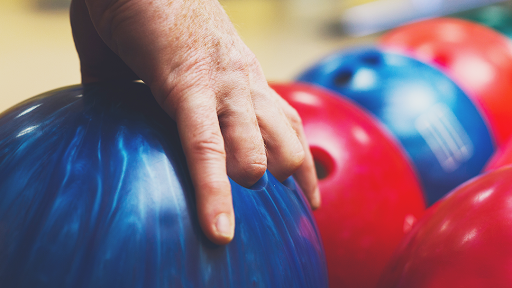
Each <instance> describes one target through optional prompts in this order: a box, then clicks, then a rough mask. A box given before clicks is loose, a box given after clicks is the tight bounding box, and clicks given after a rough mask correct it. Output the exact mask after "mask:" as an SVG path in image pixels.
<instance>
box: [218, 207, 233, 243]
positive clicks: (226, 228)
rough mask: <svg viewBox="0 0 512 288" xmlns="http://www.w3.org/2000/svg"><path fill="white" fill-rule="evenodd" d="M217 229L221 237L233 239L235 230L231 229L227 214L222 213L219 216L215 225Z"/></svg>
mask: <svg viewBox="0 0 512 288" xmlns="http://www.w3.org/2000/svg"><path fill="white" fill-rule="evenodd" d="M215 227H216V228H217V234H218V235H219V236H222V237H225V238H229V239H231V238H233V234H234V231H233V228H232V227H231V222H230V221H229V217H228V215H227V214H226V213H221V214H219V216H217V222H216V223H215Z"/></svg>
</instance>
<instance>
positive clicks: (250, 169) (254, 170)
mask: <svg viewBox="0 0 512 288" xmlns="http://www.w3.org/2000/svg"><path fill="white" fill-rule="evenodd" d="M243 170H244V172H245V177H246V178H247V181H248V182H252V183H254V182H256V181H258V180H259V179H260V178H261V177H262V176H263V174H265V171H267V157H266V156H263V157H254V158H253V159H252V160H251V161H248V162H247V163H245V165H244V168H243Z"/></svg>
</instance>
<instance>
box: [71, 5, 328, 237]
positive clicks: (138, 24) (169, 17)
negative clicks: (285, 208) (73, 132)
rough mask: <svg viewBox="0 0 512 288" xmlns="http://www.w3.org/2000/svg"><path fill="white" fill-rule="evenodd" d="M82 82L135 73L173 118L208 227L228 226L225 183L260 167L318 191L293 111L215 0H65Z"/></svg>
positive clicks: (221, 233) (249, 177)
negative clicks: (269, 81) (67, 1)
mask: <svg viewBox="0 0 512 288" xmlns="http://www.w3.org/2000/svg"><path fill="white" fill-rule="evenodd" d="M70 12H71V13H70V14H71V26H72V29H73V37H74V40H75V45H76V48H77V51H78V54H79V57H80V64H81V72H82V82H84V83H88V82H96V81H105V80H116V79H124V80H137V79H141V80H143V81H144V82H145V83H146V84H147V85H148V86H149V87H150V88H151V91H152V93H153V95H154V96H155V98H156V100H157V101H158V103H159V104H160V105H161V106H162V108H163V109H164V110H165V111H166V112H167V113H168V114H169V115H170V116H171V117H172V118H173V119H174V120H175V121H176V123H177V125H178V131H179V134H180V139H181V142H182V144H183V149H184V152H185V155H186V158H187V163H188V168H189V170H190V175H191V178H192V181H193V184H194V188H195V190H196V201H197V210H198V216H199V222H200V224H201V227H202V229H203V231H204V233H205V234H206V236H207V237H208V238H209V239H210V240H212V241H213V242H214V243H217V244H226V243H228V242H229V241H231V239H232V238H233V236H234V227H235V223H234V222H235V220H234V212H233V204H232V198H231V187H230V184H229V180H228V177H227V175H229V176H230V177H231V178H232V179H233V180H234V181H236V182H237V183H239V184H241V185H243V186H246V187H248V186H251V185H252V184H254V183H255V182H256V181H257V180H258V179H259V178H261V176H263V174H264V173H265V171H266V169H267V168H268V170H269V171H270V172H271V173H272V174H273V175H274V176H275V177H276V178H277V179H278V180H280V181H284V180H285V179H286V178H287V177H289V176H290V175H291V174H293V173H294V175H295V176H296V179H297V182H298V184H299V186H300V187H301V188H302V189H303V191H304V194H305V195H306V197H307V199H308V200H309V202H310V204H311V206H312V208H313V209H315V208H317V207H319V206H320V194H319V191H318V187H317V179H316V174H315V168H314V164H313V158H312V156H311V153H310V151H309V148H308V145H307V142H306V139H305V136H304V131H303V128H302V124H301V120H300V117H299V116H298V114H297V112H296V111H295V109H293V108H292V107H291V106H290V105H288V103H287V102H286V101H284V100H283V99H282V98H281V97H280V96H279V95H277V94H276V92H275V91H273V90H272V89H271V88H270V87H269V86H268V84H267V82H266V79H265V77H264V75H263V72H262V69H261V67H260V65H259V63H258V61H257V60H256V58H255V56H254V54H253V53H252V52H251V51H250V50H249V49H248V48H247V46H246V45H245V44H244V43H243V42H242V40H241V39H240V37H239V36H238V35H237V33H236V30H235V28H234V27H233V25H232V24H231V22H230V21H229V18H228V16H227V15H226V14H225V12H224V10H223V9H222V7H221V5H220V4H219V2H218V1H217V0H109V1H107V0H73V1H72V4H71V10H70Z"/></svg>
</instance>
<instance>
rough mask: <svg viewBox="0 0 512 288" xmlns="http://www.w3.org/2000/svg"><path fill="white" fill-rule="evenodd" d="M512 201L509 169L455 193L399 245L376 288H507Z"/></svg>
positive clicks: (511, 254) (511, 279) (510, 278)
mask: <svg viewBox="0 0 512 288" xmlns="http://www.w3.org/2000/svg"><path fill="white" fill-rule="evenodd" d="M511 199H512V168H504V169H500V170H496V171H494V172H491V173H488V174H485V175H482V176H479V177H477V178H476V179H473V180H471V181H468V182H467V183H465V184H464V185H462V186H461V187H459V188H457V189H456V190H454V191H453V192H452V193H450V195H449V196H447V197H446V198H445V199H444V200H443V201H442V202H440V203H439V204H438V205H436V206H435V207H432V208H430V209H429V210H431V211H428V212H427V213H426V215H425V216H424V217H423V218H422V219H421V220H420V221H419V222H418V223H417V224H416V226H414V227H413V230H412V231H411V233H410V234H408V235H407V236H406V237H405V238H404V240H403V241H402V243H400V247H399V248H398V249H397V251H396V252H395V254H394V256H393V260H392V261H390V263H389V266H388V268H387V269H386V272H385V273H383V278H382V279H381V281H380V285H379V286H378V287H379V288H391V287H393V288H405V287H407V288H410V287H415V288H452V287H466V288H481V287H509V286H510V283H512V274H511V273H510V269H511V263H512V247H511V246H510V242H511V241H512V225H511V215H512V205H511Z"/></svg>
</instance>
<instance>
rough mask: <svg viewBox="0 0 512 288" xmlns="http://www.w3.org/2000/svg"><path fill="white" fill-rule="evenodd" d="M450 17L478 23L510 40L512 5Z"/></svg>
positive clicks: (482, 9)
mask: <svg viewBox="0 0 512 288" xmlns="http://www.w3.org/2000/svg"><path fill="white" fill-rule="evenodd" d="M452 16H453V17H456V18H461V19H466V20H469V21H473V22H477V23H480V24H482V25H485V26H487V27H490V28H492V29H494V30H496V31H498V32H500V33H502V34H503V35H505V36H507V37H508V38H511V39H512V3H506V4H497V5H491V6H486V7H482V8H478V9H473V10H469V11H465V12H461V13H457V14H454V15H452Z"/></svg>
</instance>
